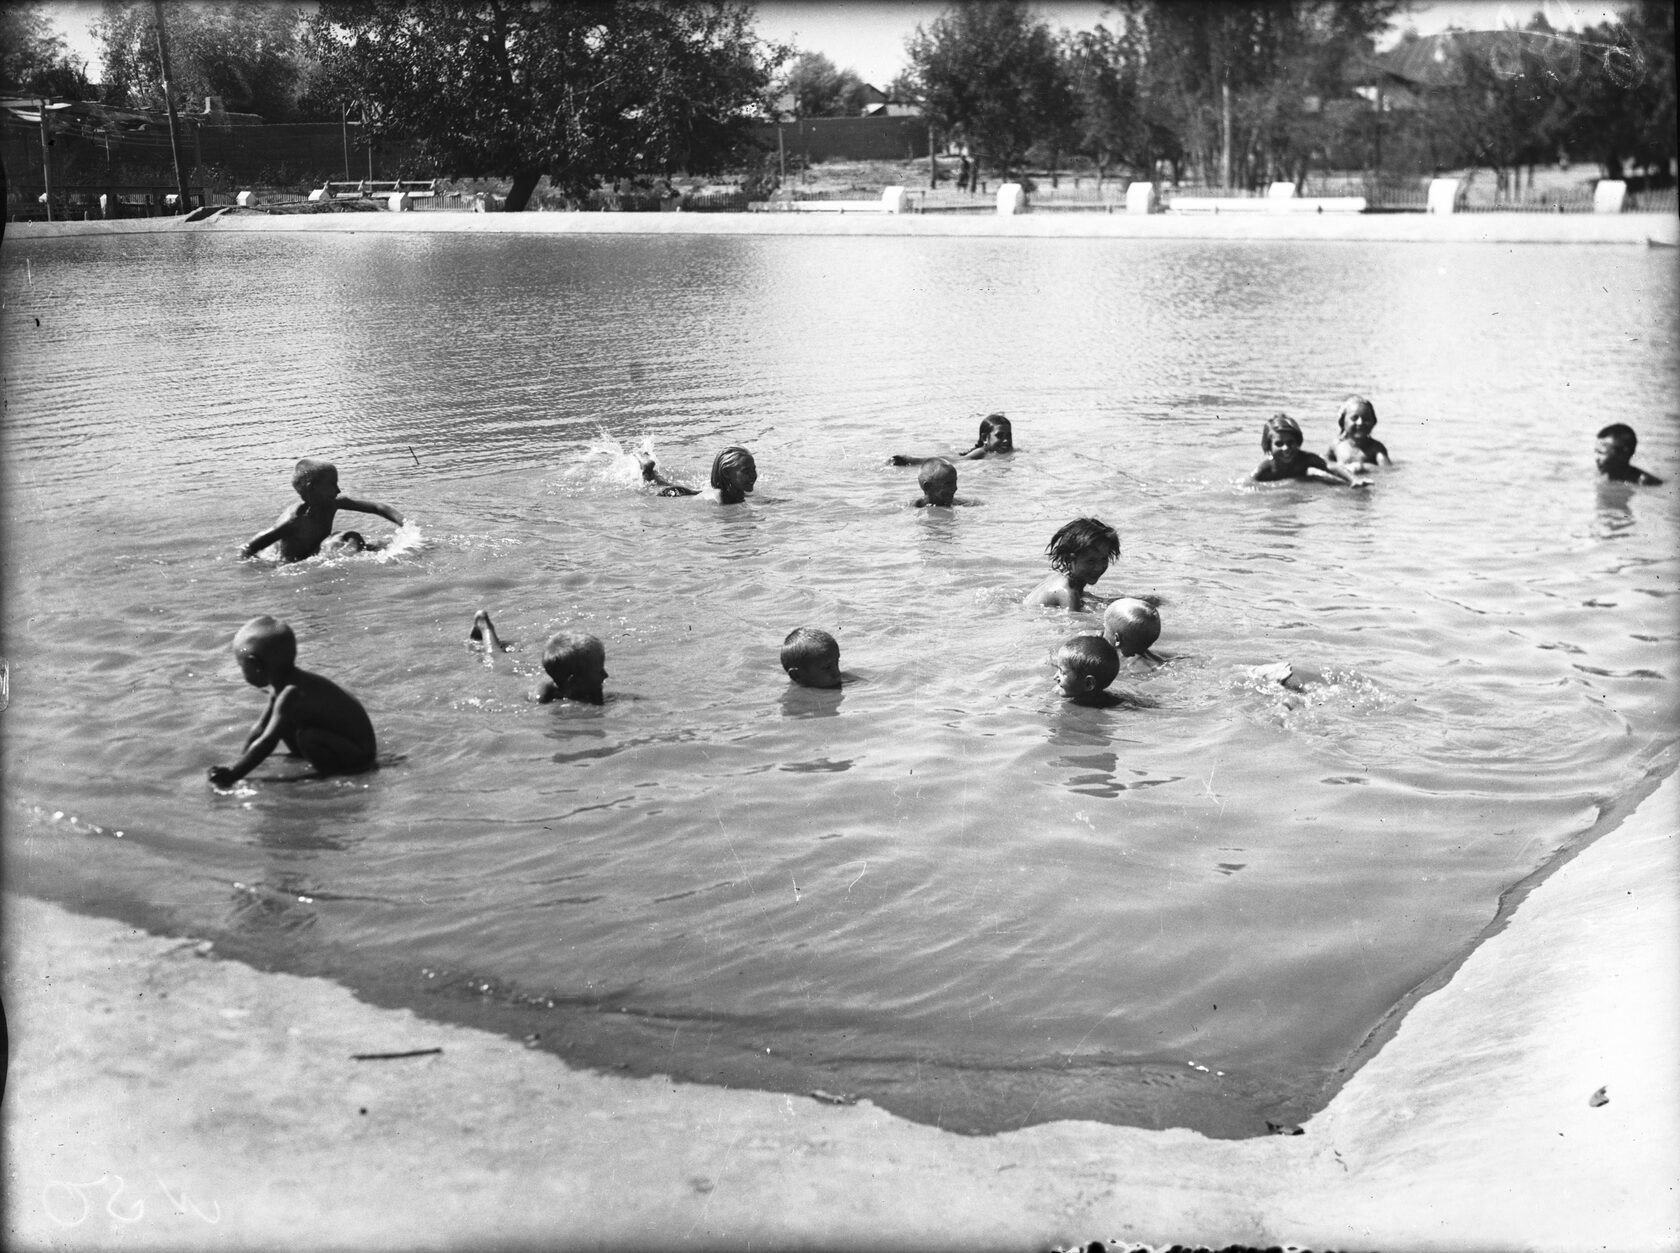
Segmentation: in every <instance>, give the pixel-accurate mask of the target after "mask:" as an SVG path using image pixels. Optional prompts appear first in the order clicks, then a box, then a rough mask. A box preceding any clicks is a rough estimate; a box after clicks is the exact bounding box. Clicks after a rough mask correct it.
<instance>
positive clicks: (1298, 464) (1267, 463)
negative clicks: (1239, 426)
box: [1253, 413, 1366, 487]
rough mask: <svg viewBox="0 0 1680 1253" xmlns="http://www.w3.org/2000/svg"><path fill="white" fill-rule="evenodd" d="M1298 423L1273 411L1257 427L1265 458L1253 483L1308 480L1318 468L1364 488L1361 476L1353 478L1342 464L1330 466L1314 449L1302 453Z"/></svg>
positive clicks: (1332, 477)
mask: <svg viewBox="0 0 1680 1253" xmlns="http://www.w3.org/2000/svg"><path fill="white" fill-rule="evenodd" d="M1304 442H1305V441H1304V440H1303V438H1302V436H1301V427H1300V424H1299V423H1297V422H1296V421H1295V419H1294V418H1292V417H1290V416H1289V415H1288V414H1287V413H1274V414H1273V415H1272V416H1271V417H1270V418H1268V419H1267V420H1266V425H1265V426H1263V427H1261V428H1260V450H1261V451H1262V452H1264V453H1265V454H1266V459H1265V460H1264V461H1262V462H1261V463H1260V466H1259V468H1258V469H1256V470H1255V471H1254V475H1253V482H1256V483H1271V482H1275V481H1277V480H1279V479H1310V478H1312V474H1311V471H1314V470H1316V471H1318V472H1319V473H1320V474H1321V475H1326V476H1328V477H1329V478H1331V479H1334V480H1335V481H1336V482H1338V483H1342V484H1345V485H1346V486H1348V487H1364V486H1366V481H1365V480H1364V479H1359V478H1355V477H1354V476H1353V475H1352V474H1351V473H1349V472H1348V471H1347V470H1345V469H1343V468H1342V467H1341V466H1339V465H1336V466H1333V465H1329V464H1327V463H1326V462H1325V460H1324V458H1322V457H1320V456H1319V455H1318V454H1317V453H1315V452H1305V451H1303V450H1302V448H1301V445H1302V443H1304Z"/></svg>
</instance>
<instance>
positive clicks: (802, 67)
mask: <svg viewBox="0 0 1680 1253" xmlns="http://www.w3.org/2000/svg"><path fill="white" fill-rule="evenodd" d="M863 89H864V82H863V79H861V78H859V77H858V75H857V72H856V71H855V70H850V69H845V70H842V69H839V68H838V67H836V66H835V64H834V62H833V61H830V60H829V59H828V58H827V57H825V56H824V55H823V54H822V53H820V52H802V53H800V54H799V55H798V56H796V57H795V58H794V59H793V63H792V64H791V65H789V66H788V68H787V70H786V72H785V73H784V74H783V75H782V79H781V92H780V93H778V94H786V95H790V96H792V97H793V111H794V114H795V116H797V117H850V116H856V115H857V114H859V113H861V112H862V111H863Z"/></svg>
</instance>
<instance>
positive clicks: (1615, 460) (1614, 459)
mask: <svg viewBox="0 0 1680 1253" xmlns="http://www.w3.org/2000/svg"><path fill="white" fill-rule="evenodd" d="M1595 438H1596V439H1597V440H1598V443H1597V445H1596V446H1595V448H1594V452H1595V454H1596V456H1597V459H1598V473H1599V477H1600V478H1605V479H1609V480H1610V482H1612V483H1637V484H1639V485H1640V486H1641V487H1661V486H1662V480H1661V479H1659V478H1658V477H1657V476H1656V475H1654V474H1647V473H1646V472H1645V471H1644V470H1641V469H1640V468H1639V467H1638V466H1636V465H1634V464H1633V452H1634V449H1636V448H1638V447H1639V436H1637V435H1635V434H1634V433H1633V428H1632V427H1631V426H1629V425H1628V424H1627V423H1626V422H1612V423H1611V424H1610V425H1609V426H1607V427H1605V428H1604V429H1603V430H1602V431H1600V432H1599V433H1598V435H1597V436H1596V437H1595Z"/></svg>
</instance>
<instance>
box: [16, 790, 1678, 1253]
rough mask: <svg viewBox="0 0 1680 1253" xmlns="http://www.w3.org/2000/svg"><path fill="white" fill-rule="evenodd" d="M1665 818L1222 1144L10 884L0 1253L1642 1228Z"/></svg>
mask: <svg viewBox="0 0 1680 1253" xmlns="http://www.w3.org/2000/svg"><path fill="white" fill-rule="evenodd" d="M1677 807H1680V777H1677V776H1675V775H1670V776H1669V777H1668V778H1667V779H1665V780H1664V781H1663V782H1662V784H1661V785H1660V786H1659V787H1658V788H1657V789H1656V790H1655V791H1654V792H1653V793H1652V794H1651V795H1649V796H1647V797H1646V798H1645V799H1644V800H1643V801H1642V802H1641V803H1640V804H1639V805H1638V806H1637V808H1636V809H1635V810H1634V812H1633V813H1632V814H1630V815H1629V816H1628V817H1627V818H1626V819H1625V820H1624V821H1623V822H1622V823H1621V824H1620V825H1619V826H1617V827H1616V828H1615V829H1613V830H1611V831H1609V832H1607V833H1606V834H1605V835H1603V836H1602V837H1601V838H1599V839H1598V840H1597V841H1595V842H1594V843H1593V844H1591V845H1590V846H1588V847H1587V848H1585V849H1584V850H1582V851H1581V852H1580V853H1579V854H1578V855H1577V856H1575V857H1573V858H1572V859H1571V860H1570V861H1568V862H1567V863H1566V864H1564V865H1562V866H1561V867H1559V868H1558V870H1557V871H1556V872H1555V873H1554V874H1552V875H1551V876H1549V877H1548V878H1547V879H1546V880H1545V881H1544V882H1542V883H1541V884H1540V885H1539V886H1538V887H1536V888H1535V889H1534V890H1533V891H1532V892H1531V893H1529V895H1528V896H1527V898H1526V899H1524V900H1523V901H1522V902H1521V904H1520V905H1519V906H1518V908H1517V909H1516V911H1515V913H1514V914H1513V915H1512V917H1511V921H1510V924H1509V926H1507V927H1506V928H1505V929H1504V930H1503V931H1501V932H1499V933H1498V934H1496V935H1493V936H1491V937H1490V938H1489V939H1488V940H1487V941H1486V942H1485V943H1484V944H1483V945H1482V946H1481V947H1479V948H1478V949H1477V950H1476V951H1475V952H1474V953H1472V954H1471V955H1470V957H1469V958H1467V959H1466V960H1465V961H1464V963H1463V964H1462V965H1461V966H1460V967H1459V969H1458V970H1457V971H1456V972H1455V973H1454V975H1453V976H1452V978H1451V979H1450V980H1449V981H1448V982H1447V983H1446V985H1445V986H1444V987H1442V988H1441V989H1439V990H1438V991H1436V992H1434V993H1432V994H1430V995H1428V996H1426V997H1424V998H1422V999H1421V1000H1420V1001H1419V1002H1418V1004H1417V1005H1415V1006H1414V1007H1413V1008H1412V1010H1411V1012H1410V1013H1409V1014H1408V1015H1407V1016H1406V1018H1405V1019H1404V1021H1402V1022H1401V1024H1400V1026H1399V1028H1398V1030H1396V1031H1395V1033H1394V1035H1393V1037H1392V1039H1390V1040H1389V1042H1388V1043H1387V1044H1386V1045H1385V1046H1384V1047H1383V1049H1382V1050H1381V1051H1380V1052H1379V1053H1378V1054H1377V1055H1376V1056H1375V1057H1373V1058H1371V1059H1370V1060H1369V1061H1368V1062H1367V1063H1366V1064H1365V1065H1364V1066H1363V1067H1362V1068H1361V1069H1360V1070H1359V1071H1358V1072H1357V1073H1356V1074H1354V1075H1353V1076H1352V1077H1351V1078H1350V1079H1349V1080H1348V1082H1347V1083H1346V1084H1345V1085H1344V1086H1343V1088H1342V1090H1341V1091H1340V1092H1339V1093H1338V1094H1337V1095H1336V1096H1335V1098H1333V1099H1332V1101H1331V1102H1330V1104H1329V1106H1328V1107H1327V1108H1326V1109H1325V1110H1323V1111H1322V1112H1321V1113H1320V1114H1318V1115H1316V1116H1315V1117H1314V1118H1312V1119H1311V1120H1310V1121H1309V1122H1308V1123H1307V1124H1306V1128H1305V1134H1304V1135H1300V1136H1277V1137H1269V1138H1265V1139H1259V1140H1245V1141H1229V1140H1210V1139H1207V1138H1206V1137H1203V1136H1201V1135H1199V1134H1197V1133H1194V1132H1190V1131H1183V1130H1172V1131H1164V1132H1158V1131H1144V1130H1139V1129H1136V1128H1127V1127H1112V1126H1105V1125H1101V1124H1096V1123H1088V1122H1063V1123H1051V1124H1045V1125H1040V1126H1035V1127H1031V1128H1027V1129H1025V1130H1022V1131H1017V1132H1010V1133H1005V1134H1002V1135H997V1136H989V1137H962V1136H956V1135H952V1134H950V1133H946V1132H942V1131H939V1130H937V1129H934V1128H931V1127H926V1126H922V1125H918V1124H913V1123H909V1122H906V1121H904V1120H902V1119H899V1118H896V1117H893V1116H892V1115H889V1114H887V1113H885V1112H883V1111H881V1110H879V1109H877V1108H876V1107H874V1106H872V1105H870V1104H868V1103H863V1104H859V1105H856V1106H833V1105H828V1104H824V1103H821V1102H819V1101H817V1100H813V1099H810V1098H802V1097H791V1096H787V1095H783V1094H776V1093H764V1092H734V1091H726V1090H722V1089H712V1088H703V1087H698V1086H692V1085H680V1084H673V1083H671V1082H669V1081H668V1080H665V1079H663V1078H660V1077H654V1078H648V1079H629V1078H619V1077H614V1076H610V1075H600V1074H596V1073H592V1072H584V1071H577V1070H572V1069H570V1068H568V1067H567V1066H566V1065H565V1064H564V1063H563V1062H560V1061H559V1060H558V1059H556V1058H554V1057H552V1056H550V1055H548V1054H544V1053H540V1052H535V1051H530V1050H526V1049H524V1048H521V1047H520V1045H519V1044H517V1043H516V1042H513V1041H509V1040H507V1039H505V1038H503V1037H501V1036H496V1035H492V1034H490V1033H488V1032H484V1031H480V1030H476V1029H473V1028H466V1027H453V1026H448V1025H443V1024H437V1023H432V1022H428V1021H426V1020H423V1019H420V1018H418V1017H416V1016H415V1015H413V1014H412V1013H409V1012H407V1011H394V1010H379V1009H374V1008H372V1007H370V1006H368V1005H366V1004H364V1003H362V1002H360V1001H357V1000H356V999H355V998H354V997H353V996H352V995H351V994H350V993H349V992H347V991H346V990H344V989H343V988H341V987H339V986H337V985H335V984H332V983H329V982H326V981H323V980H316V979H306V978H300V977H297V976H291V975H278V974H264V973H261V972H258V971H256V970H254V969H252V968H250V967H246V966H243V965H241V964H239V963H236V962H231V961H219V960H215V959H214V958H213V957H206V956H201V955H200V954H199V952H198V947H197V946H196V945H195V944H194V942H193V941H191V940H187V941H182V940H179V939H171V938H163V937H157V936H152V935H149V934H146V933H144V932H141V931H138V930H136V929H133V928H130V927H127V926H124V925H122V924H119V923H115V922H109V921H106V920H104V919H96V918H89V917H84V916H81V915H78V914H73V913H70V912H68V911H65V910H63V909H61V908H59V907H57V906H53V905H48V904H44V903H42V902H39V901H34V900H29V899H26V898H22V897H18V896H16V895H14V894H10V893H8V894H7V896H6V897H5V916H4V920H3V921H4V933H3V938H4V953H5V963H4V976H3V985H0V987H3V993H4V999H5V1006H6V1012H7V1017H8V1021H9V1024H10V1028H11V1067H10V1074H9V1079H8V1083H7V1093H6V1100H5V1109H4V1114H5V1119H4V1122H5V1126H4V1143H5V1148H6V1161H7V1167H6V1174H7V1183H8V1185H9V1186H8V1187H7V1189H6V1202H5V1212H4V1232H5V1238H6V1243H7V1247H11V1248H19V1249H22V1248H46V1247H54V1246H57V1245H61V1244H73V1245H74V1246H75V1247H76V1248H78V1249H97V1248H106V1247H111V1248H115V1247H119V1246H120V1247H123V1248H129V1249H132V1248H169V1249H177V1248H182V1249H188V1248H204V1249H218V1250H219V1249H237V1248H267V1247H271V1246H272V1245H273V1244H274V1243H275V1242H276V1240H277V1239H281V1238H282V1233H284V1235H283V1239H284V1241H285V1243H286V1244H287V1245H289V1246H292V1247H303V1248H311V1247H321V1246H324V1245H332V1246H334V1247H354V1248H393V1249H411V1248H445V1247H475V1248H476V1247H485V1246H486V1245H491V1246H494V1247H510V1246H520V1245H530V1246H541V1247H559V1246H566V1245H573V1246H575V1245H587V1246H590V1247H651V1246H652V1245H653V1244H655V1243H665V1244H668V1243H669V1242H670V1241H671V1240H673V1239H680V1240H682V1241H683V1243H685V1244H687V1245H690V1246H694V1247H700V1248H722V1247H728V1248H741V1247H745V1246H746V1245H747V1244H749V1243H751V1244H754V1245H757V1246H759V1247H770V1248H790V1247H808V1248H809V1247H823V1248H833V1247H843V1248H871V1249H874V1248H882V1247H908V1246H909V1245H911V1244H917V1245H921V1246H928V1247H950V1246H951V1245H952V1244H953V1243H955V1242H957V1241H960V1243H961V1244H962V1246H963V1247H975V1248H1012V1249H1044V1248H1049V1247H1051V1246H1052V1245H1055V1244H1058V1243H1072V1242H1075V1241H1080V1242H1085V1241H1090V1240H1096V1239H1102V1240H1119V1241H1138V1242H1146V1243H1152V1244H1165V1243H1170V1242H1173V1241H1178V1242H1183V1243H1201V1244H1206V1245H1209V1246H1212V1247H1221V1246H1224V1245H1227V1244H1233V1243H1241V1244H1250V1245H1259V1246H1265V1245H1268V1244H1280V1243H1293V1244H1296V1245H1302V1246H1305V1247H1308V1248H1318V1249H1326V1248H1339V1249H1359V1248H1380V1249H1382V1250H1385V1253H1399V1251H1402V1250H1434V1249H1443V1250H1445V1249H1462V1248H1466V1247H1474V1248H1479V1249H1507V1248H1508V1249H1557V1250H1575V1249H1580V1248H1586V1247H1595V1248H1606V1249H1614V1250H1618V1251H1630V1250H1645V1249H1649V1250H1667V1249H1672V1248H1674V1247H1675V1246H1676V1244H1677V1243H1680V1191H1677V1189H1680V1117H1677V1115H1680V1077H1677V1076H1676V1074H1675V1068H1674V1066H1673V1064H1672V1063H1673V1059H1674V1057H1675V1056H1676V1054H1677V1052H1680V965H1677V962H1676V958H1675V954H1676V953H1677V952H1680V873H1677V865H1676V844H1677V840H1676V828H1677V825H1680V824H1677V821H1676V810H1677ZM436 1049H441V1050H442V1051H441V1052H426V1053H421V1054H419V1055H416V1056H408V1057H388V1056H387V1057H382V1058H368V1059H366V1060H353V1057H354V1055H355V1054H358V1053H361V1054H366V1053H375V1054H392V1053H406V1052H409V1051H410V1050H436ZM1601 1090H1602V1093H1601Z"/></svg>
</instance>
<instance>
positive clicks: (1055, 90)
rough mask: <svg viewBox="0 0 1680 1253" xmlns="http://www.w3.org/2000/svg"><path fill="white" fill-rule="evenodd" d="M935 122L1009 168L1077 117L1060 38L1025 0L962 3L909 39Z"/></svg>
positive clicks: (919, 85) (913, 71)
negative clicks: (1039, 18)
mask: <svg viewBox="0 0 1680 1253" xmlns="http://www.w3.org/2000/svg"><path fill="white" fill-rule="evenodd" d="M905 51H906V53H907V54H908V55H909V59H910V72H911V74H913V75H914V77H915V81H916V84H917V88H918V92H917V94H918V95H919V96H920V97H921V100H922V102H923V107H924V108H925V109H926V111H927V113H928V116H929V120H930V121H931V122H932V123H933V124H934V125H935V126H937V127H939V128H940V129H942V130H945V131H947V132H949V133H953V134H958V135H961V136H962V137H963V138H964V139H965V140H967V142H968V145H969V148H970V150H971V152H972V154H973V156H974V159H975V166H976V170H978V167H979V163H980V159H981V157H982V156H985V157H987V158H989V159H991V160H992V161H994V162H995V163H997V164H998V165H999V166H1000V167H1001V169H1002V172H1003V174H1004V176H1005V177H1008V175H1009V172H1010V171H1011V169H1013V168H1014V167H1015V166H1016V165H1018V164H1019V163H1020V161H1021V159H1022V158H1023V157H1024V156H1025V155H1026V152H1027V149H1028V148H1030V147H1032V145H1033V144H1034V143H1035V142H1037V141H1038V140H1041V139H1042V140H1050V141H1053V140H1055V139H1056V138H1057V137H1058V135H1059V134H1060V133H1062V132H1063V131H1064V130H1065V129H1066V128H1067V127H1068V126H1070V125H1071V123H1072V121H1073V118H1074V112H1075V109H1074V99H1073V89H1072V86H1071V85H1070V84H1069V82H1068V78H1067V75H1066V73H1065V72H1064V70H1063V66H1062V61H1061V57H1060V56H1059V55H1058V53H1057V49H1056V40H1055V36H1054V35H1053V34H1052V33H1051V31H1050V27H1049V26H1048V25H1047V24H1046V23H1045V22H1043V21H1040V20H1038V19H1036V18H1034V17H1033V16H1032V14H1031V12H1030V11H1029V10H1028V8H1027V6H1026V4H1025V2H1024V0H995V2H994V3H986V4H958V5H954V6H953V7H951V8H948V9H946V10H945V11H944V12H943V13H941V14H940V15H939V16H938V17H937V18H935V19H934V21H933V24H932V26H931V27H928V28H926V29H924V28H923V27H922V26H920V25H918V26H917V27H916V33H915V34H913V35H912V36H911V37H910V38H909V40H908V41H907V42H906V44H905Z"/></svg>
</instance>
